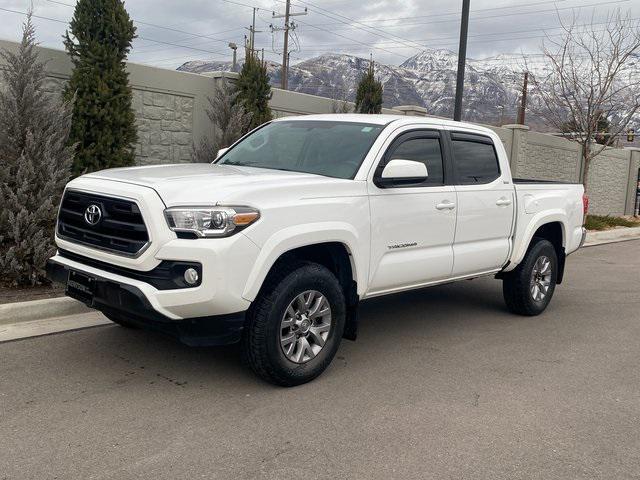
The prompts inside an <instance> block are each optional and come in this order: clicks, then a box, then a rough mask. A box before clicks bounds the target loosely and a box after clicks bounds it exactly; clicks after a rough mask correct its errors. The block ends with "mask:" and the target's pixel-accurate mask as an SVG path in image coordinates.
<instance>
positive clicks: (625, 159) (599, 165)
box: [587, 148, 631, 215]
mask: <svg viewBox="0 0 640 480" xmlns="http://www.w3.org/2000/svg"><path fill="white" fill-rule="evenodd" d="M630 157H631V155H630V151H628V150H621V149H613V148H611V149H607V150H605V151H604V152H602V153H601V154H600V155H598V156H597V157H596V158H595V159H593V160H592V161H591V166H590V167H589V181H588V183H587V186H588V190H589V203H590V207H589V211H590V212H591V213H593V214H596V215H620V214H621V213H624V212H625V208H626V203H627V185H628V179H629V161H630Z"/></svg>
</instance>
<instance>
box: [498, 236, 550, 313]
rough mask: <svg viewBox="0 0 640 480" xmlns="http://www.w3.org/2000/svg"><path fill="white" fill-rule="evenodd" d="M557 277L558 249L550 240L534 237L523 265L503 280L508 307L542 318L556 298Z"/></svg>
mask: <svg viewBox="0 0 640 480" xmlns="http://www.w3.org/2000/svg"><path fill="white" fill-rule="evenodd" d="M557 276H558V257H557V255H556V250H555V248H554V247H553V245H552V244H551V242H549V241H548V240H544V239H542V238H534V239H533V240H532V242H531V246H530V247H529V250H528V251H527V253H526V254H525V256H524V258H523V259H522V262H521V263H520V265H518V267H516V268H515V270H513V271H512V272H509V273H508V274H506V275H505V277H504V279H503V282H502V293H503V296H504V300H505V302H506V304H507V307H508V308H509V310H511V311H512V312H514V313H517V314H519V315H530V316H531V315H539V314H540V313H542V312H543V311H544V310H545V309H546V308H547V305H549V302H550V301H551V297H553V292H554V291H555V288H556V280H557Z"/></svg>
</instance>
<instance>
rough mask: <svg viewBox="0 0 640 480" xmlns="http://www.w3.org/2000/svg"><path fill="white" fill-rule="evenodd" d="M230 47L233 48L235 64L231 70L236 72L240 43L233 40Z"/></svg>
mask: <svg viewBox="0 0 640 480" xmlns="http://www.w3.org/2000/svg"><path fill="white" fill-rule="evenodd" d="M229 48H230V49H231V50H233V64H232V67H231V71H232V72H235V71H236V65H237V61H238V58H237V50H238V45H236V44H235V43H233V42H232V43H230V44H229Z"/></svg>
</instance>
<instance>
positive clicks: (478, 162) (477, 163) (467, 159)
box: [453, 139, 500, 185]
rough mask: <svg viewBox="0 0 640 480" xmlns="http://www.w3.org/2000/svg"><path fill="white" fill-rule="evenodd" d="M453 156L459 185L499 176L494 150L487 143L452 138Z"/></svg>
mask: <svg viewBox="0 0 640 480" xmlns="http://www.w3.org/2000/svg"><path fill="white" fill-rule="evenodd" d="M453 158H454V162H455V166H456V171H457V173H458V183H459V184H461V185H470V184H474V183H489V182H492V181H493V180H495V179H496V178H498V177H499V176H500V167H499V166H498V157H497V156H496V151H495V149H494V148H493V145H490V144H488V143H480V142H473V141H467V140H455V139H454V140H453Z"/></svg>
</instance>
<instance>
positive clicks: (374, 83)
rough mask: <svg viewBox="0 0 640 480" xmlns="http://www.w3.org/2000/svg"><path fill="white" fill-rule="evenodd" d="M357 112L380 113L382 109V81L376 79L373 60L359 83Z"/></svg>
mask: <svg viewBox="0 0 640 480" xmlns="http://www.w3.org/2000/svg"><path fill="white" fill-rule="evenodd" d="M355 109H356V112H359V113H380V112H381V111H382V82H380V81H379V80H376V77H375V75H374V66H373V61H372V62H371V63H370V64H369V69H368V70H367V73H365V74H364V75H363V76H362V78H361V79H360V82H359V83H358V91H357V93H356V107H355Z"/></svg>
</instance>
